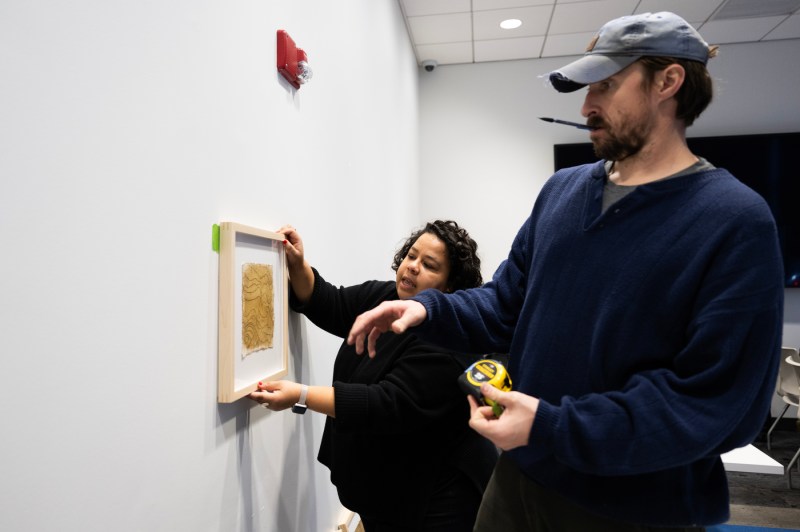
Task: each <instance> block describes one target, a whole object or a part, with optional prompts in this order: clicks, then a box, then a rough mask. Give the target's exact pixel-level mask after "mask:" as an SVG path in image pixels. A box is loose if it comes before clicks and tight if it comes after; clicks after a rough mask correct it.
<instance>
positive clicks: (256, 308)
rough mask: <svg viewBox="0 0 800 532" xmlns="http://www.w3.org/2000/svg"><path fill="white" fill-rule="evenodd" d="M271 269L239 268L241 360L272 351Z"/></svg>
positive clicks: (257, 266) (251, 265) (264, 266)
mask: <svg viewBox="0 0 800 532" xmlns="http://www.w3.org/2000/svg"><path fill="white" fill-rule="evenodd" d="M274 297H275V296H274V289H273V285H272V265H270V264H255V263H246V264H243V265H242V357H245V356H247V355H249V354H250V353H253V352H255V351H259V350H261V349H268V348H270V347H272V337H273V335H274V333H275V299H274Z"/></svg>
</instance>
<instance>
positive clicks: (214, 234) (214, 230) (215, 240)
mask: <svg viewBox="0 0 800 532" xmlns="http://www.w3.org/2000/svg"><path fill="white" fill-rule="evenodd" d="M211 249H213V250H214V251H216V252H217V253H219V226H218V225H217V224H214V225H212V226H211Z"/></svg>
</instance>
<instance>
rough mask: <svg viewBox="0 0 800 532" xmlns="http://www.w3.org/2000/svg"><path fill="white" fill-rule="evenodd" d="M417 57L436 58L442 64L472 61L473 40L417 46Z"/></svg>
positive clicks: (421, 58) (423, 59)
mask: <svg viewBox="0 0 800 532" xmlns="http://www.w3.org/2000/svg"><path fill="white" fill-rule="evenodd" d="M417 59H419V62H420V63H422V62H423V61H425V60H426V59H434V60H435V61H436V62H438V63H439V64H440V65H450V64H455V63H472V42H451V43H445V44H422V45H419V46H417Z"/></svg>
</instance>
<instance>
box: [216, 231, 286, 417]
mask: <svg viewBox="0 0 800 532" xmlns="http://www.w3.org/2000/svg"><path fill="white" fill-rule="evenodd" d="M219 228H220V231H219V234H220V248H219V261H220V262H219V349H218V384H217V401H218V402H220V403H232V402H234V401H236V400H238V399H241V398H242V397H244V396H246V395H248V394H250V393H251V392H253V391H255V390H256V389H257V387H258V382H259V381H266V380H274V379H279V378H281V377H283V376H285V375H286V374H287V373H288V372H289V320H288V318H289V276H288V270H287V266H286V251H285V250H284V248H283V239H284V237H283V235H282V234H280V233H274V232H272V231H267V230H264V229H258V228H255V227H249V226H246V225H242V224H238V223H235V222H222V223H220V224H219ZM247 263H259V264H269V265H272V271H273V294H274V302H273V307H274V315H275V322H274V335H273V344H272V348H270V349H264V350H260V351H256V352H253V353H251V354H249V355H247V356H242V351H243V345H242V267H243V265H244V264H247Z"/></svg>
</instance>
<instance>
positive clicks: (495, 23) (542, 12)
mask: <svg viewBox="0 0 800 532" xmlns="http://www.w3.org/2000/svg"><path fill="white" fill-rule="evenodd" d="M552 10H553V7H552V6H537V7H520V8H516V9H499V10H493V11H477V12H475V13H474V14H473V15H472V24H473V28H474V32H475V33H474V35H475V39H476V40H485V39H511V38H515V37H530V36H533V35H544V34H545V33H546V32H547V26H548V24H549V23H550V14H551V12H552ZM509 18H517V19H519V20H521V21H522V26H520V27H519V28H515V29H513V30H504V29H503V28H501V27H500V23H501V22H502V21H504V20H506V19H509Z"/></svg>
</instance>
